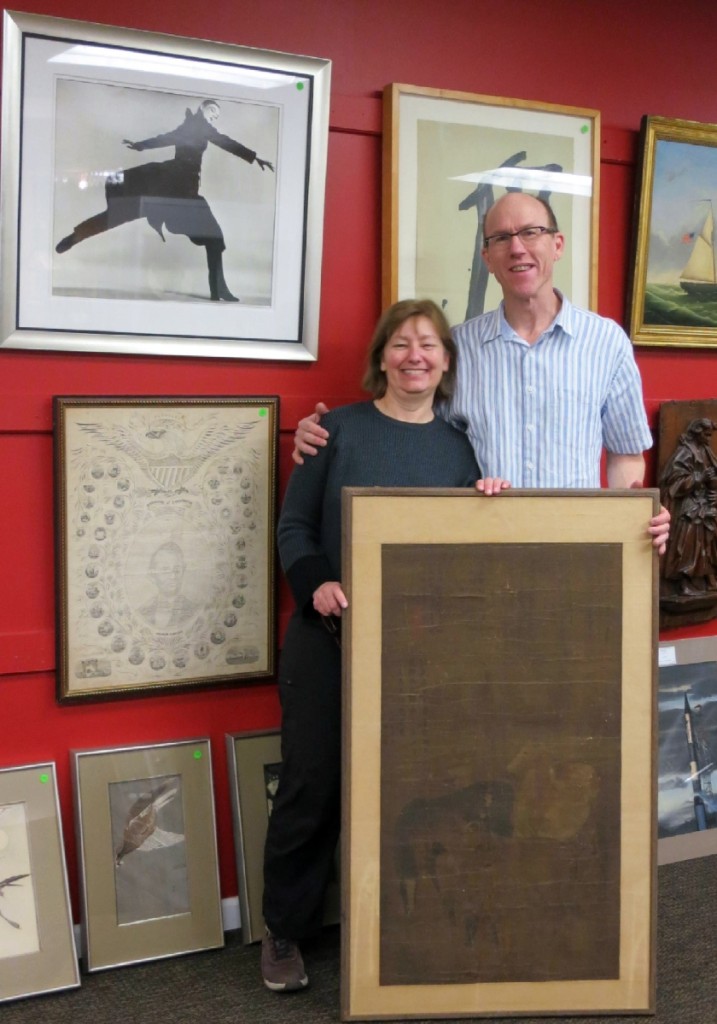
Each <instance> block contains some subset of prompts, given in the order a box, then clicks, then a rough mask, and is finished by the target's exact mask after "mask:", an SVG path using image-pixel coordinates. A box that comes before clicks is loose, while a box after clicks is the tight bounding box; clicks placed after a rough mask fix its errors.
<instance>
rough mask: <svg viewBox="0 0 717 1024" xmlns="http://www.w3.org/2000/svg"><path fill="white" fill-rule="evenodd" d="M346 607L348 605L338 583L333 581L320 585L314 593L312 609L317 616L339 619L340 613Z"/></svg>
mask: <svg viewBox="0 0 717 1024" xmlns="http://www.w3.org/2000/svg"><path fill="white" fill-rule="evenodd" d="M348 606H349V603H348V601H347V600H346V595H345V594H344V592H343V590H342V589H341V584H340V583H336V582H333V581H332V582H330V583H322V584H321V586H320V587H317V589H316V590H315V591H314V608H315V609H316V611H317V612H318V613H319V615H335V616H336V617H337V618H341V612H342V611H343V609H344V608H348Z"/></svg>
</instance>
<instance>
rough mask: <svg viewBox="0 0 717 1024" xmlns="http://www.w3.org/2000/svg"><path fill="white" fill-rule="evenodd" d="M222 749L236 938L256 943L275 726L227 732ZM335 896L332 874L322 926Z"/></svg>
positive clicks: (274, 774) (333, 918) (331, 920)
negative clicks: (228, 805)
mask: <svg viewBox="0 0 717 1024" xmlns="http://www.w3.org/2000/svg"><path fill="white" fill-rule="evenodd" d="M226 749H227V764H228V766H229V788H230V792H231V801H232V820H233V823H234V854H235V858H236V867H237V880H238V883H239V915H240V919H241V938H242V942H243V943H244V944H245V945H248V944H249V943H252V942H259V941H260V940H261V938H262V937H263V935H264V929H265V924H264V917H263V915H262V906H261V904H262V895H263V891H264V843H265V841H266V830H267V827H268V824H269V817H270V815H271V802H272V799H273V797H274V795H275V793H276V789H277V786H278V781H279V770H280V768H281V732H280V730H279V729H268V730H258V731H255V732H235V733H227V734H226ZM337 868H338V856H337ZM337 876H338V871H337ZM340 901H341V895H340V890H339V883H338V877H337V879H336V880H332V881H331V882H330V883H329V888H328V891H327V894H326V901H325V913H324V924H325V925H329V924H337V923H338V921H339V917H340Z"/></svg>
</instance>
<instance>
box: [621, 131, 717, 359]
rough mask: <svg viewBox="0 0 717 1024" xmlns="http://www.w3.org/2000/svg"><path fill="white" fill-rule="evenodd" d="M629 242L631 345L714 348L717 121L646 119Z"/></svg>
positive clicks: (716, 341)
mask: <svg viewBox="0 0 717 1024" xmlns="http://www.w3.org/2000/svg"><path fill="white" fill-rule="evenodd" d="M638 188H639V192H638V194H637V197H636V206H635V209H636V215H635V227H634V233H633V234H634V244H633V270H632V295H631V301H630V336H631V337H632V340H633V341H634V343H635V344H636V345H655V346H658V345H662V346H666V347H674V348H686V347H713V346H715V345H717V251H716V250H715V240H716V239H717V235H716V234H715V215H717V124H700V123H699V122H697V121H679V120H675V119H673V118H667V117H652V116H649V117H645V118H643V122H642V135H641V168H640V172H639V177H638Z"/></svg>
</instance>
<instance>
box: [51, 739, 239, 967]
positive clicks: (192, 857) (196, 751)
mask: <svg viewBox="0 0 717 1024" xmlns="http://www.w3.org/2000/svg"><path fill="white" fill-rule="evenodd" d="M71 763H72V780H73V793H74V799H75V830H76V834H77V858H78V867H79V874H80V880H81V891H80V895H81V904H82V959H83V962H84V966H85V969H86V970H87V971H89V972H92V971H100V970H105V969H106V968H109V967H122V966H125V965H127V964H134V963H146V962H147V961H150V960H159V959H166V958H168V957H173V956H181V955H183V954H185V953H194V952H199V951H201V950H206V949H216V948H219V947H221V946H223V945H224V931H223V925H222V910H221V899H220V889H219V862H218V851H217V834H216V820H215V814H214V787H213V779H212V762H211V743H210V740H209V739H208V738H207V737H201V738H198V739H186V740H174V741H169V742H164V743H156V744H141V745H137V746H128V747H106V748H100V749H93V750H73V751H71ZM197 764H198V765H200V767H201V776H199V775H198V776H197V778H196V779H194V780H193V779H190V778H189V776H188V771H189V769H190V768H191V767H193V766H194V765H197ZM85 769H86V771H85ZM168 774H177V775H178V774H181V775H182V782H183V786H182V800H183V810H184V824H185V830H186V832H185V846H186V858H187V876H188V887H189V893H190V902H191V908H190V911H189V913H188V914H173V915H169V916H165V917H157V918H153V919H147V920H142V921H137V922H133V923H130V924H122V925H120V924H119V923H118V921H117V910H116V897H115V889H114V868H115V851H114V849H113V843H112V820H111V811H110V801H109V797H108V786H109V784H110V783H114V782H131V781H133V780H134V779H137V780H138V781H139V780H144V779H147V778H155V777H157V778H158V777H162V776H166V775H168ZM150 855H151V854H150Z"/></svg>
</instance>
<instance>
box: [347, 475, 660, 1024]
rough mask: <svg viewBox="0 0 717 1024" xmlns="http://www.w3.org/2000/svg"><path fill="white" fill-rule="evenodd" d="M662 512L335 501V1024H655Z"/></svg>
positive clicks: (459, 501) (394, 498) (533, 504)
mask: <svg viewBox="0 0 717 1024" xmlns="http://www.w3.org/2000/svg"><path fill="white" fill-rule="evenodd" d="M657 507H658V496H657V492H656V491H652V490H642V491H586V492H573V491H511V492H508V493H507V494H504V495H501V496H500V497H497V498H489V499H487V498H485V497H483V496H480V495H477V494H476V493H475V492H473V491H468V490H466V491H454V490H428V491H426V490H423V491H420V490H410V489H403V490H401V489H379V488H372V489H350V488H349V489H346V490H345V491H344V511H343V529H344V568H343V582H344V585H345V587H346V588H347V591H346V592H347V597H348V600H349V610H348V615H347V618H346V621H345V623H344V641H343V649H344V674H345V687H344V693H345V701H346V703H345V713H344V787H345V788H344V794H343V808H344V810H343V814H344V822H343V837H344V853H343V857H344V860H343V864H342V883H343V888H342V897H343V920H344V922H345V928H344V935H343V948H342V966H341V1005H342V1018H343V1019H344V1020H365V1019H373V1018H378V1017H385V1018H390V1017H401V1018H411V1017H414V1018H416V1017H418V1018H426V1017H429V1016H431V1017H434V1016H435V1017H468V1016H470V1017H475V1016H511V1015H527V1014H532V1015H559V1014H571V1013H613V1014H614V1013H619V1012H622V1013H649V1012H651V1011H652V1010H653V1009H654V1001H655V941H654V934H655V893H656V885H655V881H656V878H655V869H656V827H655V823H656V818H655V811H656V808H655V766H656V743H655V735H656V731H655V724H656V723H655V707H656V704H655V700H654V694H655V683H656V639H657V634H656V628H657V556H656V554H655V552H654V550H653V548H652V545H651V541H650V538H649V536H648V534H647V532H646V527H647V523H648V520H649V519H650V517H651V516H652V515H654V514H655V510H656V509H657Z"/></svg>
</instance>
